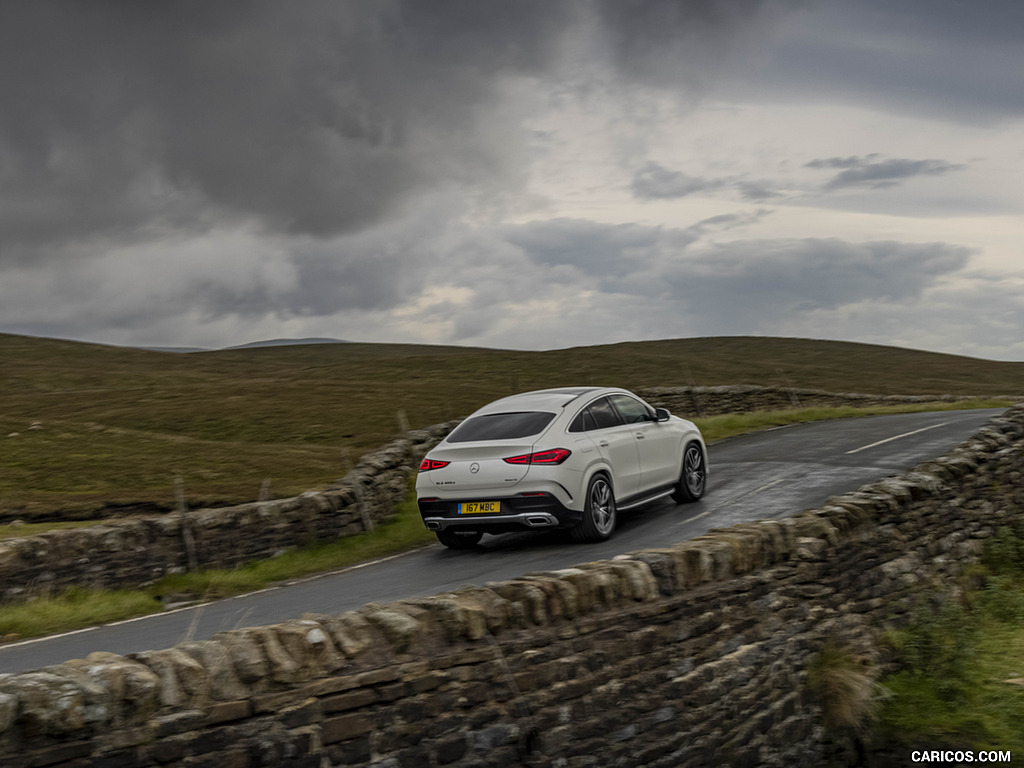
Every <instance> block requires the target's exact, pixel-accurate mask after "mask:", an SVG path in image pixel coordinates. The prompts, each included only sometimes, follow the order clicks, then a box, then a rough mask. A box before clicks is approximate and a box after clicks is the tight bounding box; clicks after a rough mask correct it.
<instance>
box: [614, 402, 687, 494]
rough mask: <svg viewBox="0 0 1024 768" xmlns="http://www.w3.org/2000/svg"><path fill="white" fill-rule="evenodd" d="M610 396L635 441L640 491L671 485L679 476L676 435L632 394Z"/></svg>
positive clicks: (677, 440) (679, 466) (679, 464)
mask: <svg viewBox="0 0 1024 768" xmlns="http://www.w3.org/2000/svg"><path fill="white" fill-rule="evenodd" d="M610 399H611V401H612V403H613V404H614V405H615V409H616V410H617V411H618V412H619V415H620V416H621V417H622V420H623V421H624V422H625V423H626V426H627V427H629V429H630V433H631V434H632V436H633V439H634V440H635V441H636V447H637V454H638V457H639V462H640V478H639V482H638V490H639V491H640V492H643V491H647V490H650V489H652V488H660V487H662V486H666V485H670V484H671V483H674V482H675V481H676V480H678V479H679V473H680V471H681V468H682V465H681V459H680V457H679V455H678V443H679V438H678V436H677V435H676V433H675V430H673V429H671V428H669V426H668V424H667V423H661V422H657V421H654V413H653V411H652V410H651V409H650V408H649V407H648V406H647V405H646V404H645V403H642V402H641V401H639V400H637V399H636V398H635V397H630V396H629V395H611V396H610Z"/></svg>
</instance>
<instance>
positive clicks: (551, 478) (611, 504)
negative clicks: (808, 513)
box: [416, 387, 708, 549]
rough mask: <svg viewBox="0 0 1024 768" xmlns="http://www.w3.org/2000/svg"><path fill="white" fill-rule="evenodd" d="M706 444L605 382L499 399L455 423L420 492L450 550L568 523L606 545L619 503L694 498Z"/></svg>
mask: <svg viewBox="0 0 1024 768" xmlns="http://www.w3.org/2000/svg"><path fill="white" fill-rule="evenodd" d="M707 466H708V464H707V448H706V447H705V445H704V439H703V437H701V434H700V430H698V429H697V427H696V426H694V425H693V423H691V422H689V421H686V420H685V419H680V418H678V417H676V416H672V415H670V414H669V412H668V411H666V410H665V409H664V408H652V407H651V406H650V405H648V404H647V403H645V402H644V401H643V400H641V399H640V398H638V397H637V396H636V395H634V394H633V393H632V392H628V391H626V390H624V389H615V388H607V387H574V388H565V389H543V390H538V391H536V392H526V393H524V394H521V395H513V396H512V397H506V398H502V399H501V400H496V401H495V402H493V403H491V404H489V405H486V406H484V407H483V408H481V409H480V410H478V411H476V412H475V413H473V414H472V415H471V416H469V418H467V419H466V420H465V421H463V422H462V423H461V424H460V425H459V426H458V427H456V428H455V429H454V430H453V431H452V432H451V433H450V434H449V435H448V437H446V438H445V439H444V440H443V441H441V442H440V443H439V444H438V445H437V446H436V447H435V448H434V449H433V450H431V451H430V452H429V453H428V454H427V455H426V457H425V458H424V459H423V462H422V463H421V464H420V472H419V475H418V477H417V478H416V496H417V499H418V501H419V508H420V513H421V514H422V515H423V522H424V523H425V524H426V526H427V528H429V529H430V530H432V531H435V532H436V533H437V538H438V539H439V540H440V541H441V543H442V544H444V545H445V546H447V547H451V548H452V549H464V548H468V547H473V546H476V544H477V543H478V542H479V541H480V538H481V537H482V536H483V534H484V533H485V532H486V533H505V532H508V531H515V530H524V529H530V528H568V529H569V530H570V531H571V533H572V535H573V537H574V538H575V539H577V540H578V541H601V540H604V539H607V538H608V537H609V536H610V535H611V533H612V531H613V530H614V529H615V518H616V512H617V511H618V510H625V509H629V508H632V507H638V506H640V505H641V504H646V503H648V502H651V501H654V500H656V499H660V498H662V497H665V496H672V498H673V499H674V500H675V501H676V502H678V503H683V502H687V501H695V500H696V499H699V498H700V497H701V496H703V495H704V488H705V486H706V484H707Z"/></svg>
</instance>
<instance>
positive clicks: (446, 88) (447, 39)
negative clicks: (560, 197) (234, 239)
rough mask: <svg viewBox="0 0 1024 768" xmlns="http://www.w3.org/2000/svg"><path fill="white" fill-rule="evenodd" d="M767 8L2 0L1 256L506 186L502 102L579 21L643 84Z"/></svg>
mask: <svg viewBox="0 0 1024 768" xmlns="http://www.w3.org/2000/svg"><path fill="white" fill-rule="evenodd" d="M762 5H763V2H762V1H761V0H742V1H741V0H715V1H714V2H711V1H709V0H701V2H696V3H687V4H679V3H676V2H671V1H670V0H644V1H643V2H633V3H620V2H615V3H611V2H592V1H591V0H572V1H570V2H550V1H549V0H518V1H517V2H515V3H506V2H497V1H493V2H481V1H477V2H463V1H462V0H381V1H380V2H372V3H368V2H362V1H361V0H348V1H347V2H336V1H334V0H304V2H302V3H281V2H275V1H272V0H245V1H243V2H239V1H237V0H207V1H206V2H202V3H192V2H183V1H175V0H168V1H165V2H159V3H136V2H126V1H119V0H91V1H90V2H77V1H76V0H64V1H63V2H62V1H60V0H35V1H34V2H31V3H9V4H4V6H3V8H2V9H0V104H2V105H3V108H2V110H0V232H2V233H3V234H2V235H0V237H2V238H3V239H2V241H0V260H4V261H7V262H10V261H12V260H16V261H19V262H25V261H28V260H31V259H34V258H39V256H40V255H41V254H44V253H46V252H47V249H45V248H43V247H42V246H44V245H46V244H53V243H55V242H56V243H59V242H62V241H64V240H66V239H71V238H78V239H81V238H83V237H85V238H88V237H92V236H98V235H102V236H104V237H117V238H124V237H126V236H128V234H129V233H131V232H137V231H138V230H139V229H140V228H144V227H154V226H156V227H165V228H167V227H169V228H182V227H191V228H193V229H197V228H198V229H201V228H202V227H204V226H209V225H210V223H211V222H212V221H219V220H223V219H224V218H226V217H232V216H235V217H254V218H256V219H258V220H259V221H261V222H262V223H263V224H264V225H265V226H267V227H268V228H270V229H272V230H275V231H278V232H285V233H298V234H304V235H313V236H317V237H329V236H333V235H337V234H339V233H345V232H351V231H354V230H358V229H360V228H362V227H365V226H367V225H368V224H372V223H373V222H375V221H379V220H381V218H382V217H385V216H388V215H390V214H393V213H394V212H395V210H396V207H397V206H399V205H401V204H402V203H403V202H404V201H406V200H407V199H408V197H409V195H411V194H414V193H417V192H423V191H426V190H429V189H430V188H431V187H432V186H433V185H436V184H438V183H443V182H445V181H451V182H455V183H468V184H476V185H484V186H486V185H487V184H496V185H501V184H504V183H508V182H509V179H510V178H513V177H515V176H516V174H521V173H522V170H521V166H522V163H521V162H519V158H518V155H517V146H516V144H517V142H519V141H520V140H521V137H518V138H517V137H516V136H515V135H514V131H515V126H514V125H509V124H508V123H509V121H507V120H504V121H502V120H500V119H496V118H493V117H492V112H493V108H494V107H495V105H496V102H497V101H498V99H499V95H498V94H497V91H496V88H497V84H498V83H499V81H500V80H501V78H502V77H504V76H506V75H509V74H520V75H551V74H552V72H553V70H554V69H555V68H556V63H557V61H558V57H559V54H560V51H561V48H560V44H561V42H562V41H563V39H564V37H565V35H566V34H567V32H568V31H569V30H570V29H573V28H574V25H576V24H577V22H579V21H580V20H581V19H584V18H590V19H592V20H594V21H596V22H597V26H598V27H599V28H600V29H601V30H602V31H603V32H602V37H603V38H604V39H606V40H607V41H608V44H609V50H612V51H616V52H618V53H617V54H615V55H612V56H610V58H611V60H612V61H613V63H615V64H616V65H617V66H618V68H619V71H620V73H621V74H622V75H623V76H624V77H627V78H630V77H643V76H645V73H647V68H646V65H642V62H643V61H647V62H651V61H654V60H668V59H671V58H672V57H673V56H681V57H682V56H683V52H684V51H683V49H685V47H686V46H685V45H684V42H685V41H689V40H692V39H693V38H696V37H700V36H701V35H702V34H703V35H712V36H719V35H721V36H723V37H725V38H727V37H730V36H732V35H734V34H735V32H736V30H738V29H741V28H742V27H743V26H744V25H745V24H746V23H749V22H750V21H751V20H752V19H753V18H755V17H756V15H757V11H758V9H759V8H760V7H761V6H762ZM627 11H628V12H627ZM712 30H714V31H713V32H712ZM648 34H654V35H656V38H655V39H653V40H650V41H649V43H647V44H645V45H644V46H643V48H644V53H643V55H642V56H640V55H639V54H637V49H638V48H639V47H640V46H641V41H642V38H643V36H644V35H648ZM634 54H637V55H636V56H634ZM684 58H686V60H688V61H692V57H689V58H687V57H684ZM680 63H683V62H682V61H680ZM634 64H636V66H637V67H638V69H636V70H635V71H634ZM49 252H50V253H58V252H59V249H58V250H56V251H55V250H54V249H52V248H51V249H49Z"/></svg>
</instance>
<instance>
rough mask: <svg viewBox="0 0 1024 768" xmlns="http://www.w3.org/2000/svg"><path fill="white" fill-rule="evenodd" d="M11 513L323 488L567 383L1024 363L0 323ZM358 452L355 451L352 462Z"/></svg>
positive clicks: (946, 370) (923, 380)
mask: <svg viewBox="0 0 1024 768" xmlns="http://www.w3.org/2000/svg"><path fill="white" fill-rule="evenodd" d="M0 361H2V371H3V373H2V376H0V440H2V443H0V444H2V445H3V450H2V451H0V520H3V519H11V518H12V517H15V516H22V517H31V516H35V515H49V514H53V513H57V514H60V515H64V516H92V515H95V514H97V513H101V512H110V511H116V510H117V509H123V510H124V511H143V510H147V511H148V510H155V509H167V508H171V507H172V506H173V503H174V502H173V499H174V491H173V482H174V477H176V476H181V477H182V478H183V479H184V483H185V486H186V489H187V491H188V494H189V499H190V503H191V504H193V505H198V504H211V503H221V502H225V503H233V502H238V501H242V500H251V499H252V498H254V497H255V496H256V494H257V493H258V491H259V489H260V486H261V483H262V482H263V480H264V479H265V478H269V479H270V480H271V483H272V485H271V490H272V493H273V495H275V496H280V495H293V494H296V493H299V492H301V491H303V490H307V489H309V488H314V487H321V486H323V485H325V484H327V483H330V482H331V481H333V480H334V479H336V478H337V477H340V476H342V475H343V474H344V472H345V469H346V467H347V464H348V461H349V460H354V459H355V458H356V456H357V455H358V454H360V453H361V452H363V451H365V450H368V449H371V448H374V447H377V446H378V445H380V444H381V443H383V442H384V441H385V440H387V439H388V438H389V437H390V436H392V435H393V434H394V433H396V432H397V431H398V425H399V423H400V417H399V416H398V412H399V411H402V412H403V413H404V417H405V418H406V419H407V420H408V423H409V424H410V425H412V426H413V427H419V426H426V425H429V424H433V423H437V422H439V421H444V420H446V419H449V418H454V417H456V416H460V415H465V414H466V413H468V412H469V411H471V410H473V409H474V408H476V407H478V406H479V405H481V404H483V403H485V402H487V401H489V400H491V399H494V398H495V397H497V396H501V395H503V394H508V393H510V392H513V391H525V390H529V389H538V388H542V387H548V386H563V385H567V384H604V385H616V386H624V387H627V388H632V389H639V388H644V387H649V386H685V385H694V384H696V385H718V384H760V385H765V386H771V385H775V386H785V387H798V388H812V389H824V390H829V391H840V392H868V393H878V394H936V395H938V394H947V393H948V394H970V395H1004V396H1005V395H1011V396H1014V395H1018V394H1022V393H1024V363H1013V362H996V361H989V360H980V359H975V358H968V357H960V356H956V355H945V354H938V353H933V352H922V351H916V350H908V349H901V348H896V347H886V346H878V345H870V344H857V343H849V342H835V341H814V340H808V339H783V338H765V337H719V338H697V339H675V340H665V341H647V342H630V343H622V344H611V345H602V346H593V347H577V348H572V349H565V350H556V351H546V352H520V351H509V350H494V349H483V348H470V347H446V346H431V345H411V344H363V343H355V342H350V343H333V344H323V343H318V344H300V345H274V346H259V347H248V348H242V349H228V350H219V351H203V352H191V353H186V354H181V353H170V352H157V351H150V350H141V349H132V348H122V347H112V346H104V345H97V344H86V343H81V342H71V341H60V340H55V339H41V338H34V337H24V336H13V335H5V334H0ZM346 456H347V457H348V458H346Z"/></svg>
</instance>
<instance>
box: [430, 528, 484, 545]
mask: <svg viewBox="0 0 1024 768" xmlns="http://www.w3.org/2000/svg"><path fill="white" fill-rule="evenodd" d="M483 535H484V534H483V532H482V531H437V540H438V541H440V542H441V543H442V544H444V545H445V546H446V547H448V549H475V548H476V545H477V544H479V543H480V539H482V538H483Z"/></svg>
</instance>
